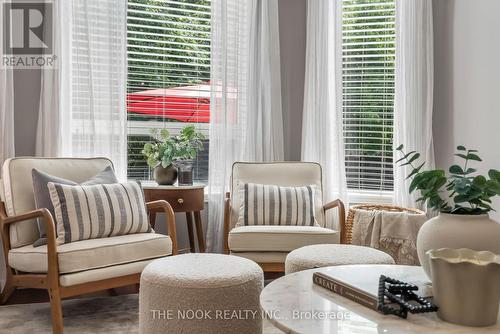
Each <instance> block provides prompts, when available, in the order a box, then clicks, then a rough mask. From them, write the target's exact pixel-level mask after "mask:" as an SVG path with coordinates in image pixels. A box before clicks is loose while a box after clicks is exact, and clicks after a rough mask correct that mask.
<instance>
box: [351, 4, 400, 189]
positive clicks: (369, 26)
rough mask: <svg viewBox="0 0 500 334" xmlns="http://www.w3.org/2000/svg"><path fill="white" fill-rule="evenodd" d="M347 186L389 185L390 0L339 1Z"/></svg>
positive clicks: (392, 21)
mask: <svg viewBox="0 0 500 334" xmlns="http://www.w3.org/2000/svg"><path fill="white" fill-rule="evenodd" d="M342 15H343V19H342V24H343V32H342V68H343V73H342V75H343V91H342V92H343V115H344V138H345V155H346V157H345V160H346V177H347V186H348V188H349V189H350V190H351V191H353V190H354V191H356V190H372V191H392V190H393V173H392V169H393V163H392V133H393V109H394V58H395V44H394V43H395V1H394V0H386V1H383V0H343V14H342Z"/></svg>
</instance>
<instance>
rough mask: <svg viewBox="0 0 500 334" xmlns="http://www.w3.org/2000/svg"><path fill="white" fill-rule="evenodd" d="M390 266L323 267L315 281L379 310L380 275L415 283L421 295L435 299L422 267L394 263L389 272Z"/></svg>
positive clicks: (317, 273)
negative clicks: (395, 264)
mask: <svg viewBox="0 0 500 334" xmlns="http://www.w3.org/2000/svg"><path fill="white" fill-rule="evenodd" d="M387 267H388V266H385V265H351V266H337V267H329V268H323V269H320V270H318V271H317V272H314V273H313V282H314V284H317V285H319V286H322V287H324V288H326V289H328V290H330V291H333V292H335V293H336V294H339V295H340V296H343V297H345V298H348V299H350V300H352V301H355V302H357V303H359V304H361V305H364V306H366V307H368V308H370V309H372V310H375V311H376V310H377V297H378V285H379V278H380V275H386V276H389V277H391V278H395V279H397V280H400V281H403V282H406V283H411V284H415V285H416V286H418V291H416V293H417V294H418V295H420V296H422V297H425V298H432V286H431V283H430V281H429V280H428V278H427V276H425V274H424V272H423V270H422V268H420V267H409V266H393V268H391V269H392V270H391V271H390V273H388V272H387ZM397 267H400V268H397ZM396 268H397V269H396ZM393 269H396V270H393Z"/></svg>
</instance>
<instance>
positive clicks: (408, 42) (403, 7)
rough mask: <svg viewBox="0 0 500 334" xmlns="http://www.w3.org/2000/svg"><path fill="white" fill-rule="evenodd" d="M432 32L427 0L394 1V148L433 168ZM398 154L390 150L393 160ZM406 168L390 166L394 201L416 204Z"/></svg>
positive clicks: (408, 168) (426, 166)
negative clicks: (419, 157) (417, 156)
mask: <svg viewBox="0 0 500 334" xmlns="http://www.w3.org/2000/svg"><path fill="white" fill-rule="evenodd" d="M433 78H434V62H433V34H432V1H431V0H397V1H396V79H395V80H396V90H395V98H394V99H395V101H394V145H395V146H394V147H397V146H399V145H400V144H403V145H404V146H405V149H406V150H407V151H413V150H415V151H417V152H420V153H421V154H422V159H424V160H425V161H426V165H425V166H424V167H423V168H424V169H429V168H434V147H433V142H432V104H433V83H434V81H433ZM399 158H400V155H399V154H398V153H397V152H395V153H394V159H395V160H394V161H396V160H397V159H399ZM411 170H412V169H411V168H410V167H405V168H400V167H398V166H395V167H394V202H395V204H397V205H402V206H405V207H417V206H418V205H417V203H416V199H417V196H418V194H416V193H413V194H411V195H410V194H409V193H408V188H409V185H410V182H411V180H406V177H407V176H408V175H409V173H411Z"/></svg>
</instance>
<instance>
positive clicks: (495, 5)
mask: <svg viewBox="0 0 500 334" xmlns="http://www.w3.org/2000/svg"><path fill="white" fill-rule="evenodd" d="M433 9H434V34H435V35H434V48H435V50H434V56H435V77H434V78H435V90H434V140H435V142H434V145H435V149H436V160H437V161H436V162H437V165H438V167H441V168H446V167H447V166H449V164H450V163H451V162H452V161H453V153H454V150H455V147H456V146H457V145H465V146H467V147H469V148H471V149H478V150H479V151H480V152H479V153H480V156H481V157H482V158H483V163H482V164H481V166H482V167H481V169H480V170H481V171H482V172H487V170H488V169H489V168H497V169H500V105H499V103H498V98H499V97H500V82H499V78H500V36H499V34H500V20H499V16H498V14H499V13H500V1H498V0H481V1H477V0H457V1H455V0H434V7H433ZM494 206H495V207H496V208H497V210H498V211H499V212H500V200H498V199H497V200H496V201H495V202H494ZM492 217H494V219H497V220H498V219H500V214H499V213H498V212H497V213H493V215H492Z"/></svg>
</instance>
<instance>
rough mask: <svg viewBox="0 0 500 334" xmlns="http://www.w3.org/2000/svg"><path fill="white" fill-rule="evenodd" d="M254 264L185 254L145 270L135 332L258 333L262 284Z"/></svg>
mask: <svg viewBox="0 0 500 334" xmlns="http://www.w3.org/2000/svg"><path fill="white" fill-rule="evenodd" d="M263 276H264V275H263V272H262V269H261V268H260V266H259V265H257V264H256V263H255V262H253V261H251V260H248V259H245V258H242V257H237V256H230V255H221V254H184V255H177V256H171V257H166V258H162V259H158V260H155V261H153V262H152V263H150V264H149V265H147V266H146V268H144V271H143V272H142V275H141V285H140V292H139V333H143V334H150V333H161V334H164V333H172V334H173V333H197V334H198V333H213V334H220V333H238V334H244V333H248V334H255V333H259V334H260V333H262V317H261V312H260V305H259V296H260V292H261V290H262V288H263V285H264V277H263Z"/></svg>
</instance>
